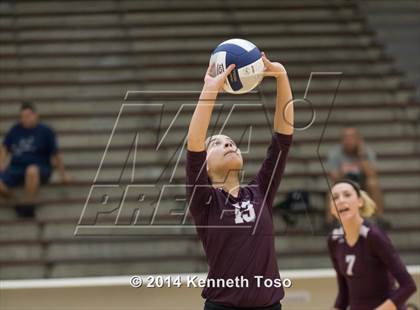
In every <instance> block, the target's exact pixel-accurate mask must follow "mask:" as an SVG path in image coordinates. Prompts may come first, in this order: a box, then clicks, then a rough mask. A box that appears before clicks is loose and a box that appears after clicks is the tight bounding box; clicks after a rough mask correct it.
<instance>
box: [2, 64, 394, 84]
mask: <svg viewBox="0 0 420 310" xmlns="http://www.w3.org/2000/svg"><path fill="white" fill-rule="evenodd" d="M192 65H193V66H190V65H189V64H186V65H185V66H184V67H185V68H183V69H182V71H183V72H182V76H188V78H193V77H196V76H199V75H200V76H201V75H202V71H203V70H204V69H205V64H204V63H200V64H199V65H198V66H197V65H195V63H192ZM67 68H70V70H67V69H66V70H64V69H63V70H54V71H52V72H51V71H49V70H48V69H47V70H43V71H41V70H36V71H35V70H30V68H28V70H27V68H26V67H23V66H21V67H20V69H19V71H18V72H10V73H9V72H7V71H6V70H4V72H3V73H2V75H1V76H0V83H1V82H6V83H7V82H9V81H19V82H22V83H30V82H39V81H46V80H48V79H53V80H54V81H55V82H66V81H79V82H80V81H86V82H89V81H95V80H109V81H119V80H124V79H135V78H138V77H139V76H141V79H142V80H143V79H144V80H147V79H148V78H152V79H156V78H158V77H161V78H172V77H178V76H180V67H179V65H176V64H175V66H173V65H171V64H168V65H167V66H165V67H164V68H159V70H157V69H156V68H142V67H141V64H139V63H137V64H135V65H134V66H133V67H131V68H130V67H127V66H124V67H121V68H119V67H118V66H112V67H111V66H110V67H106V66H96V68H92V69H90V68H86V69H83V68H79V70H78V71H76V70H74V68H72V67H67ZM287 70H288V73H289V76H290V77H292V78H293V76H294V75H308V77H309V75H310V74H311V72H324V73H325V72H342V73H343V78H344V79H349V78H350V77H351V76H352V75H354V74H358V75H361V74H376V75H377V78H383V79H384V81H388V80H392V79H393V78H392V76H390V75H391V74H389V72H390V65H388V64H385V65H382V66H379V65H377V66H369V67H367V68H364V67H363V65H361V66H355V65H351V66H346V65H337V64H332V65H328V64H320V65H312V66H304V67H303V66H296V65H294V66H287ZM156 71H158V72H156ZM387 73H388V75H386V77H383V76H382V75H384V74H387ZM381 74H382V75H381ZM324 79H325V78H324ZM352 79H353V78H352ZM394 79H395V77H394Z"/></svg>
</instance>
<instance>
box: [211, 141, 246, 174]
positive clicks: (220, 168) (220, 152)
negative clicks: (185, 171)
mask: <svg viewBox="0 0 420 310" xmlns="http://www.w3.org/2000/svg"><path fill="white" fill-rule="evenodd" d="M206 146H207V170H208V171H209V172H210V174H211V173H212V172H213V173H216V174H223V173H227V172H228V171H229V170H236V171H237V170H240V169H242V165H243V159H242V154H241V150H240V149H239V148H238V147H237V146H236V144H235V142H234V141H233V140H232V139H231V138H229V137H228V136H225V135H215V136H212V137H210V138H209V139H208V142H207V145H206Z"/></svg>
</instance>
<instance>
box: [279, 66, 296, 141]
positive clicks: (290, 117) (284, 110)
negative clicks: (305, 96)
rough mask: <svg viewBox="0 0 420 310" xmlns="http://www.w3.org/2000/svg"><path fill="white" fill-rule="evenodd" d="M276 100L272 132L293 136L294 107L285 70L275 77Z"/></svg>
mask: <svg viewBox="0 0 420 310" xmlns="http://www.w3.org/2000/svg"><path fill="white" fill-rule="evenodd" d="M276 83H277V98H276V112H275V114H274V131H276V132H278V133H282V134H286V135H291V134H293V124H294V107H293V102H292V99H293V97H292V90H291V88H290V83H289V78H288V76H287V72H286V70H285V69H284V68H283V69H282V70H281V71H279V74H278V75H277V76H276Z"/></svg>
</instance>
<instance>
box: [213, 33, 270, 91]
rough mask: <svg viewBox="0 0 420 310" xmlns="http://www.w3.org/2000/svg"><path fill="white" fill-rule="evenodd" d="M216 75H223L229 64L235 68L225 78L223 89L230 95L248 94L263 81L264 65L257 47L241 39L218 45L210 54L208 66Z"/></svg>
mask: <svg viewBox="0 0 420 310" xmlns="http://www.w3.org/2000/svg"><path fill="white" fill-rule="evenodd" d="M213 63H214V64H215V68H216V73H217V74H220V73H223V72H224V71H225V70H226V68H227V67H229V65H231V64H235V65H236V67H235V69H234V70H233V71H232V73H231V74H229V76H228V77H227V79H226V81H225V84H224V85H223V89H224V90H225V91H226V92H228V93H231V94H236V95H237V94H245V93H247V92H250V91H251V90H253V89H254V88H255V87H257V86H258V84H259V83H260V82H261V80H262V79H263V72H264V63H263V61H262V59H261V52H260V50H259V49H258V47H257V46H256V45H255V44H253V43H251V42H249V41H247V40H243V39H230V40H227V41H224V42H222V43H220V44H219V45H218V46H217V47H216V48H215V49H214V51H213V52H212V54H211V57H210V64H213Z"/></svg>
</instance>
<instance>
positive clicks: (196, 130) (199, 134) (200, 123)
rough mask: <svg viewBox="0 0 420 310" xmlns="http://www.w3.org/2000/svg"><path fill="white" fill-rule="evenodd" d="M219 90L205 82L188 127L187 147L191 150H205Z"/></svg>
mask: <svg viewBox="0 0 420 310" xmlns="http://www.w3.org/2000/svg"><path fill="white" fill-rule="evenodd" d="M217 94H218V91H217V90H215V89H213V88H211V87H208V86H207V85H206V84H204V87H203V90H202V92H201V95H200V98H199V100H198V103H197V106H196V108H195V111H194V114H193V116H192V119H191V122H190V126H189V129H188V141H187V147H188V150H190V151H195V152H200V151H204V150H205V145H204V143H205V140H206V135H207V130H208V127H209V124H210V119H211V115H212V112H213V108H214V104H215V102H216V98H217Z"/></svg>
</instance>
